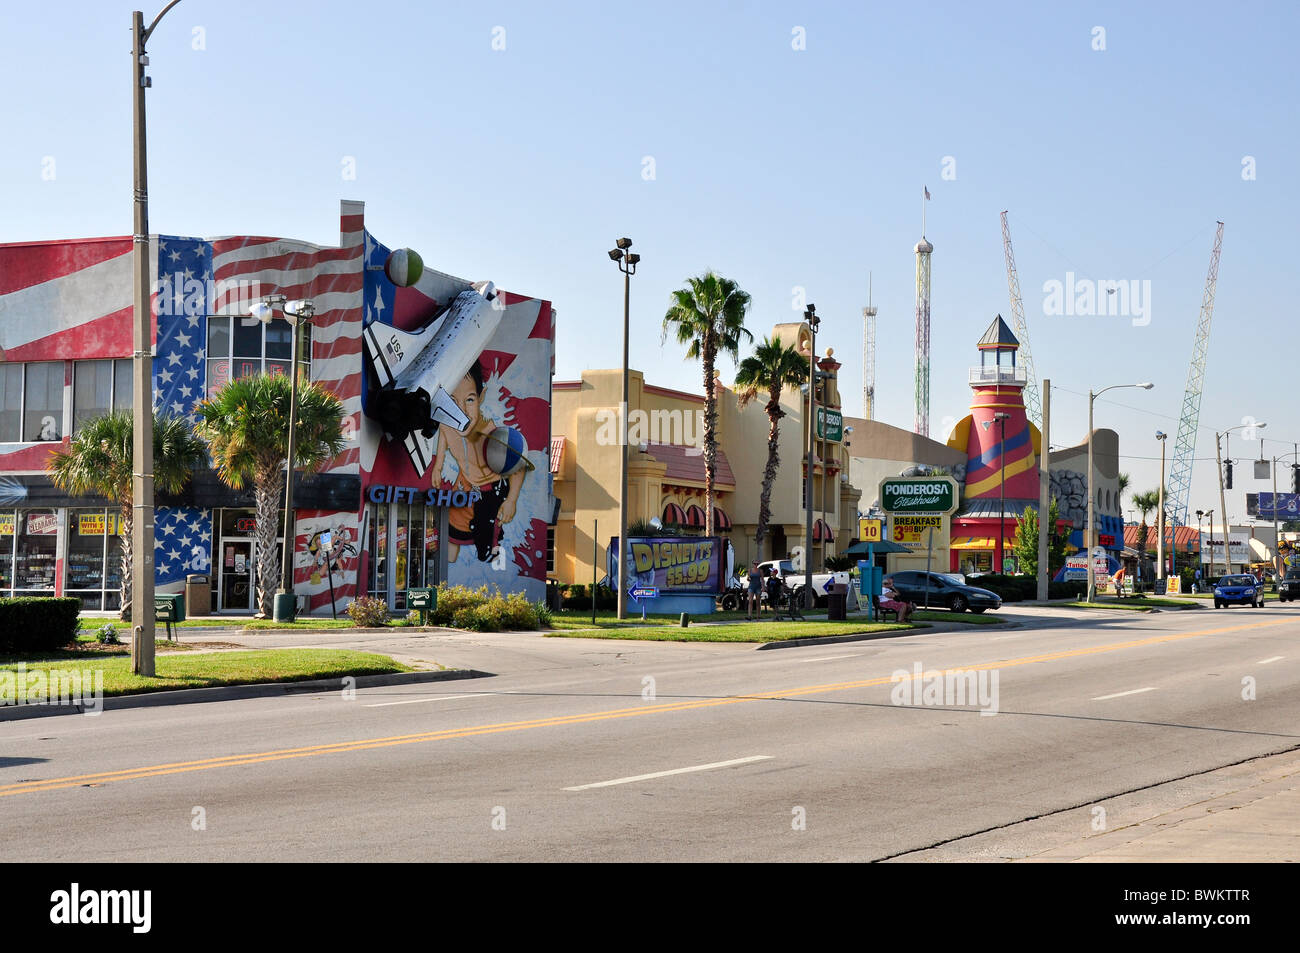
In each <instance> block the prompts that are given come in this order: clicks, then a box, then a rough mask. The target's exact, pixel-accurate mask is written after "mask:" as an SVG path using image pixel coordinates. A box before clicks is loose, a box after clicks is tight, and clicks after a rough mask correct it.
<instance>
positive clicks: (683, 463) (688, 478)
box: [646, 443, 736, 490]
mask: <svg viewBox="0 0 1300 953" xmlns="http://www.w3.org/2000/svg"><path fill="white" fill-rule="evenodd" d="M646 453H648V454H650V456H652V457H654V458H655V459H656V460H658V461H659V462H660V463H664V464H667V465H668V470H667V472H666V473H664V482H665V483H682V482H686V483H698V484H700V485H701V486H702V485H703V484H704V452H703V451H702V450H701V449H700V448H699V447H683V446H680V445H678V444H674V443H648V444H646ZM714 476H715V479H714V485H715V486H716V487H718V488H719V489H728V490H734V489H735V488H736V477H735V476H734V475H733V474H732V472H731V463H730V462H729V461H728V460H727V454H726V453H725V452H724V451H723V449H722V448H721V447H719V448H718V460H717V472H716V473H715V475H714Z"/></svg>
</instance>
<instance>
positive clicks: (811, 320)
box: [803, 304, 822, 609]
mask: <svg viewBox="0 0 1300 953" xmlns="http://www.w3.org/2000/svg"><path fill="white" fill-rule="evenodd" d="M803 316H804V320H805V321H807V322H808V331H809V339H808V463H807V466H806V471H805V472H806V474H807V475H806V477H805V479H804V503H803V505H804V533H803V570H804V578H803V587H804V608H806V609H811V608H812V607H813V605H814V604H815V598H814V596H813V587H812V544H813V534H812V531H813V515H812V514H813V440H814V438H815V437H816V434H817V419H816V415H817V328H818V326H819V325H820V324H821V323H822V322H821V318H819V317H817V305H815V304H810V305H808V307H807V308H805V309H804V313H803Z"/></svg>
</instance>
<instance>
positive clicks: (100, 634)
mask: <svg viewBox="0 0 1300 953" xmlns="http://www.w3.org/2000/svg"><path fill="white" fill-rule="evenodd" d="M95 639H96V640H97V641H98V642H99V644H100V645H121V644H122V640H121V639H120V638H118V636H117V629H115V628H114V627H113V625H112V623H108V622H106V623H104V624H103V625H101V626H100V627H99V628H98V629H96V630H95Z"/></svg>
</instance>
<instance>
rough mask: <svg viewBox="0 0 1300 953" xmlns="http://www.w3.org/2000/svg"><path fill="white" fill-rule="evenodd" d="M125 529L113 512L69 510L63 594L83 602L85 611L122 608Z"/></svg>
mask: <svg viewBox="0 0 1300 953" xmlns="http://www.w3.org/2000/svg"><path fill="white" fill-rule="evenodd" d="M121 530H122V526H121V525H119V517H118V514H117V513H115V512H113V511H111V510H69V511H68V555H67V559H66V561H65V562H64V572H63V591H64V595H67V596H70V597H75V598H79V599H81V604H82V607H83V608H86V609H116V608H119V607H120V606H121V600H122V595H121V586H122V537H121V535H120V533H121Z"/></svg>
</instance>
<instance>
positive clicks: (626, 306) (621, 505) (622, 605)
mask: <svg viewBox="0 0 1300 953" xmlns="http://www.w3.org/2000/svg"><path fill="white" fill-rule="evenodd" d="M614 244H615V247H614V248H611V249H610V251H609V257H610V260H611V261H614V262H617V263H618V270H619V271H621V272H623V402H622V405H621V406H620V407H619V415H618V417H619V420H620V421H621V423H620V424H619V425H618V426H619V433H618V443H619V463H618V617H619V618H620V619H626V618H627V559H626V558H625V557H626V556H627V402H628V392H627V329H628V323H629V320H630V318H629V314H630V312H631V307H632V276H633V275H635V274H636V263H637V262H639V261H640V260H641V256H640V255H638V254H637V253H636V252H630V251H628V249H629V248H631V247H632V239H630V238H620V239H619V240H618V241H617V242H615V243H614ZM593 593H594V590H593ZM592 598H593V599H594V598H595V596H594V595H593V596H592Z"/></svg>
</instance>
